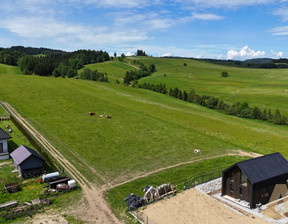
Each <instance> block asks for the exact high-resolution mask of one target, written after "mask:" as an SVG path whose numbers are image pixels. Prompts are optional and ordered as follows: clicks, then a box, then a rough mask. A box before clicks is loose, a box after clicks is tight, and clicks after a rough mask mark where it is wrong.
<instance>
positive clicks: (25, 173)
mask: <svg viewBox="0 0 288 224" xmlns="http://www.w3.org/2000/svg"><path fill="white" fill-rule="evenodd" d="M10 155H11V157H12V159H13V161H14V166H15V168H16V169H17V170H18V172H19V174H20V176H22V177H23V178H29V177H33V176H37V175H40V174H42V173H44V167H43V162H44V161H45V160H44V159H43V157H42V156H41V155H40V154H39V153H38V152H36V151H35V150H33V149H30V148H29V147H27V146H25V145H21V146H19V147H18V148H17V149H15V150H14V151H13V152H12V153H11V154H10Z"/></svg>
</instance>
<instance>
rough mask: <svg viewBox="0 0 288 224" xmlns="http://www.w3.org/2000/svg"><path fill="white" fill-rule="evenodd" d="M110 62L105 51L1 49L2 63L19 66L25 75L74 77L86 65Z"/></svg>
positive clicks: (0, 60)
mask: <svg viewBox="0 0 288 224" xmlns="http://www.w3.org/2000/svg"><path fill="white" fill-rule="evenodd" d="M35 54H36V55H35ZM109 60H110V56H109V54H108V53H107V52H105V51H95V50H77V51H74V52H64V51H59V50H51V49H47V48H30V47H29V48H25V47H21V46H17V47H11V48H7V49H5V48H0V63H3V64H8V65H18V66H19V68H20V70H21V71H22V73H23V74H24V75H31V74H36V75H40V76H55V77H59V76H61V77H74V76H76V75H77V70H78V69H81V68H83V66H84V65H87V64H92V63H98V62H104V61H109Z"/></svg>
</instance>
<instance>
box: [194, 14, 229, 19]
mask: <svg viewBox="0 0 288 224" xmlns="http://www.w3.org/2000/svg"><path fill="white" fill-rule="evenodd" d="M192 18H193V19H199V20H221V19H224V17H223V16H218V15H215V14H200V13H194V14H193V15H192Z"/></svg>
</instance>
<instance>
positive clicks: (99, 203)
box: [2, 102, 120, 224]
mask: <svg viewBox="0 0 288 224" xmlns="http://www.w3.org/2000/svg"><path fill="white" fill-rule="evenodd" d="M2 104H3V105H4V106H5V107H6V109H7V110H8V112H9V113H10V114H11V115H12V116H13V117H14V119H15V120H17V121H18V122H19V123H20V124H21V125H22V126H23V127H24V128H25V129H26V130H27V132H29V133H30V134H31V135H33V136H34V137H35V139H37V140H38V141H39V142H40V143H41V144H42V145H43V146H44V148H45V149H46V150H47V151H48V152H49V153H50V154H51V155H52V156H53V157H54V158H55V159H56V160H57V162H59V163H60V164H61V166H63V167H64V169H65V170H66V171H67V172H68V173H69V174H70V175H71V176H72V177H73V178H74V179H75V180H76V181H77V182H78V183H79V185H80V186H81V188H82V191H83V196H84V199H85V200H86V202H87V203H86V205H85V206H82V208H81V209H80V211H79V212H78V216H79V217H80V218H81V219H82V220H83V221H85V222H86V223H105V224H106V223H120V221H119V220H118V219H117V218H116V216H115V215H114V214H113V213H112V211H111V210H110V208H109V206H108V204H107V202H106V201H105V199H104V197H103V194H104V190H103V189H101V188H98V187H96V186H94V185H91V183H90V181H89V180H87V178H86V177H85V176H83V175H82V174H81V173H80V172H79V171H78V170H77V168H76V167H75V166H74V165H73V164H71V163H70V162H69V161H68V160H67V159H66V158H65V157H64V156H63V155H62V154H61V153H60V152H59V151H58V150H57V149H56V148H55V147H54V146H53V145H52V144H51V143H50V142H49V141H48V140H47V139H46V138H45V137H44V136H42V135H41V134H40V133H39V132H38V131H37V130H36V129H35V128H34V127H32V126H31V125H30V124H29V123H28V122H27V121H26V120H25V119H24V118H23V117H22V116H21V115H20V114H19V113H18V112H17V111H16V110H15V109H14V108H13V107H12V106H11V105H10V104H8V103H3V102H2Z"/></svg>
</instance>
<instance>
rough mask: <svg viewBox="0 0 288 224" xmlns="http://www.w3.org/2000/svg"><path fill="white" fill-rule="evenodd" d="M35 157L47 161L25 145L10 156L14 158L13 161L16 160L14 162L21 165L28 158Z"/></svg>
mask: <svg viewBox="0 0 288 224" xmlns="http://www.w3.org/2000/svg"><path fill="white" fill-rule="evenodd" d="M32 155H33V156H35V157H37V158H39V159H41V160H43V161H45V159H43V157H42V156H41V155H40V154H39V153H38V152H36V151H35V150H33V149H30V148H29V147H27V146H25V145H21V146H19V147H18V148H17V149H15V150H14V151H13V152H12V153H11V154H10V156H11V157H12V159H13V160H14V162H15V163H16V164H17V165H19V164H21V163H22V162H24V161H25V160H26V159H27V158H28V157H30V156H32Z"/></svg>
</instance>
